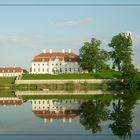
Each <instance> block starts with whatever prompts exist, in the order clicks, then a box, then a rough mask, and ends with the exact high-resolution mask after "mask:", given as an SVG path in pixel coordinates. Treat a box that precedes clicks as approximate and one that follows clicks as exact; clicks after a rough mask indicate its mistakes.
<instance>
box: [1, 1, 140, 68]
mask: <svg viewBox="0 0 140 140" xmlns="http://www.w3.org/2000/svg"><path fill="white" fill-rule="evenodd" d="M6 3H7V4H8V3H12V4H13V3H16V4H19V3H21V4H22V3H24V4H25V3H26V4H27V3H30V4H31V3H40V4H41V3H42V4H43V3H47V4H48V3H51V4H55V3H57V4H60V3H62V4H68V3H70V4H72V3H73V4H74V3H88V4H90V3H93V4H95V3H100V4H111V3H116V4H122V3H123V4H132V0H59V1H58V0H0V4H6ZM136 3H138V4H140V1H139V0H133V4H136ZM126 31H131V32H132V36H133V50H134V63H135V65H136V67H137V68H139V69H140V57H139V52H140V6H0V66H21V67H23V68H26V69H27V70H29V68H30V65H31V60H32V58H33V56H35V55H36V54H38V53H40V52H42V51H43V49H46V50H49V49H52V50H53V51H61V50H62V49H65V50H68V49H71V50H72V51H73V52H75V53H77V54H78V51H79V48H80V47H81V46H82V45H83V43H84V42H85V41H90V39H91V38H92V37H95V38H97V39H100V40H101V41H102V47H103V48H105V49H107V50H108V49H109V48H108V46H107V44H108V43H109V42H110V40H111V38H112V37H113V36H114V35H116V34H118V33H120V32H126Z"/></svg>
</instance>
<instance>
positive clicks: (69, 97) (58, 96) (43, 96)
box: [22, 95, 115, 101]
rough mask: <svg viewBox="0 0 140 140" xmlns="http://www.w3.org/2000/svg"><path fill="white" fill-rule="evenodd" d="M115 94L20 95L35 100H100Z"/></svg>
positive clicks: (112, 96) (24, 98) (110, 98)
mask: <svg viewBox="0 0 140 140" xmlns="http://www.w3.org/2000/svg"><path fill="white" fill-rule="evenodd" d="M114 96H115V95H40V96H36V95H26V96H22V98H23V100H26V101H27V100H37V99H42V100H43V99H83V100H91V99H102V100H112V99H113V98H114Z"/></svg>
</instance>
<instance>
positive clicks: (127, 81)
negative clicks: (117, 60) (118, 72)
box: [121, 62, 137, 89]
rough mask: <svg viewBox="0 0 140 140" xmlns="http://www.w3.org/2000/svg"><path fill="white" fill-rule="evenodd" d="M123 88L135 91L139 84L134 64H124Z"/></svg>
mask: <svg viewBox="0 0 140 140" xmlns="http://www.w3.org/2000/svg"><path fill="white" fill-rule="evenodd" d="M121 78H122V79H123V84H122V86H123V88H127V89H135V88H136V84H137V70H136V69H135V68H134V65H133V64H130V63H127V62H126V63H124V65H123V67H122V77H121Z"/></svg>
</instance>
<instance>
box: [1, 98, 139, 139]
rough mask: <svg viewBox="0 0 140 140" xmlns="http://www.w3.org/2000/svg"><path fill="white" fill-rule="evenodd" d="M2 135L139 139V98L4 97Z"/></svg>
mask: <svg viewBox="0 0 140 140" xmlns="http://www.w3.org/2000/svg"><path fill="white" fill-rule="evenodd" d="M0 103H1V106H0V137H1V138H6V139H9V138H10V139H15V137H20V139H23V138H25V137H26V138H29V137H30V139H37V137H40V138H42V139H44V138H46V137H47V138H52V139H57V138H58V137H60V138H61V139H70V138H73V139H103V138H104V139H116V140H117V139H132V140H138V139H140V117H139V116H140V101H139V100H135V99H132V98H131V100H130V99H129V98H121V99H118V100H100V99H98V100H97V99H96V100H75V99H72V100H58V99H53V100H30V101H27V102H22V101H21V102H19V101H13V100H10V101H8V100H5V101H1V102H0Z"/></svg>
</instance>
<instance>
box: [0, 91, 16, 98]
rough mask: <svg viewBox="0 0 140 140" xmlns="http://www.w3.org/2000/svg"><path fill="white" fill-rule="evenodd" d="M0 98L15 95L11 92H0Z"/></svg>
mask: <svg viewBox="0 0 140 140" xmlns="http://www.w3.org/2000/svg"><path fill="white" fill-rule="evenodd" d="M0 97H15V94H14V93H13V92H12V91H7V90H5V91H4V90H0Z"/></svg>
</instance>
